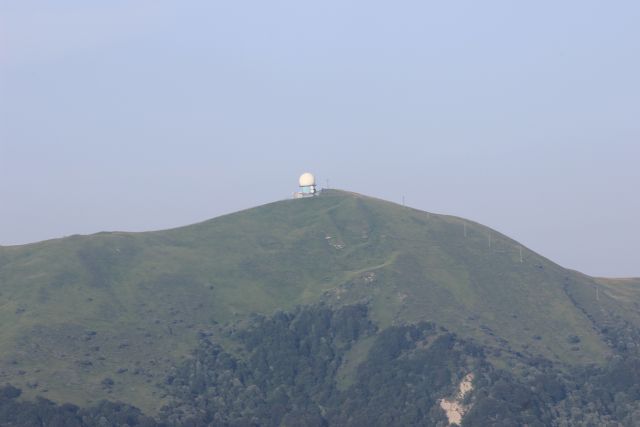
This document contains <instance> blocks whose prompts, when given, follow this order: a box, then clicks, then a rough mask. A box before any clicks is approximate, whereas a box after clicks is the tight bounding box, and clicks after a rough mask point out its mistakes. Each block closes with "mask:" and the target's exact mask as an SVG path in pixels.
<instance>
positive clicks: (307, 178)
mask: <svg viewBox="0 0 640 427" xmlns="http://www.w3.org/2000/svg"><path fill="white" fill-rule="evenodd" d="M298 182H299V183H300V187H309V186H311V185H316V178H315V177H314V176H313V175H312V174H310V173H309V172H306V173H303V174H302V175H300V179H299V180H298Z"/></svg>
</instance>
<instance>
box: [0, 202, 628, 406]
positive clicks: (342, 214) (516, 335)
mask: <svg viewBox="0 0 640 427" xmlns="http://www.w3.org/2000/svg"><path fill="white" fill-rule="evenodd" d="M638 289H639V287H638V282H637V281H635V282H634V281H631V280H629V281H627V282H619V281H618V282H616V281H613V280H607V279H594V278H591V277H588V276H585V275H583V274H580V273H578V272H574V271H570V270H567V269H564V268H562V267H561V266H559V265H557V264H555V263H553V262H552V261H550V260H548V259H546V258H544V257H542V256H540V255H538V254H536V253H534V252H532V251H530V250H529V249H527V248H526V247H524V246H523V245H521V244H520V243H518V242H516V241H514V240H512V239H510V238H508V237H507V236H504V235H502V234H500V233H499V232H497V231H494V230H491V229H489V228H487V227H484V226H482V225H480V224H477V223H474V222H472V221H469V220H466V219H462V218H457V217H451V216H446V215H437V214H433V213H427V212H422V211H418V210H415V209H411V208H407V207H404V206H399V205H397V204H393V203H389V202H385V201H382V200H378V199H374V198H370V197H366V196H363V195H359V194H355V193H349V192H344V191H338V190H328V191H324V192H323V193H322V194H321V195H320V196H319V197H316V198H310V199H302V200H286V201H279V202H275V203H271V204H268V205H264V206H260V207H257V208H253V209H249V210H246V211H242V212H238V213H234V214H231V215H226V216H222V217H219V218H215V219H212V220H209V221H206V222H203V223H199V224H195V225H191V226H187V227H182V228H177V229H173V230H166V231H157V232H147V233H123V232H114V233H99V234H95V235H91V236H71V237H68V238H64V239H57V240H50V241H46V242H41V243H37V244H31V245H24V246H13V247H0V324H2V325H3V327H2V328H0V381H3V382H10V383H12V384H13V385H15V386H18V387H20V388H22V389H23V392H24V396H26V397H27V398H31V397H34V396H36V395H44V396H47V397H48V398H50V399H53V400H55V401H58V402H66V401H68V402H74V403H76V404H80V405H88V404H92V403H96V402H97V401H99V400H100V399H104V398H107V399H109V398H113V396H117V398H118V399H120V400H123V401H126V402H127V403H130V404H133V405H135V406H137V407H140V408H142V409H143V410H144V411H146V412H148V413H151V414H156V413H158V411H159V410H160V408H161V407H162V406H163V405H165V404H167V403H168V402H169V401H170V399H171V398H172V396H171V395H168V394H167V391H166V389H165V388H163V387H162V386H161V384H162V383H163V382H164V381H165V376H166V373H167V372H169V371H171V370H172V369H174V370H175V369H176V367H177V366H179V365H180V364H181V363H187V362H188V361H189V360H191V356H190V355H191V354H192V351H193V350H194V349H195V348H197V346H198V345H199V344H198V343H199V338H202V336H208V337H213V338H215V340H216V342H217V343H218V344H219V345H220V346H222V347H221V348H223V349H224V350H225V351H226V352H229V354H237V355H241V353H242V351H241V349H240V348H239V347H238V343H237V342H235V341H234V340H233V339H231V338H230V335H229V332H228V331H229V330H233V329H239V328H242V327H243V325H246V324H247V322H249V319H252V318H254V316H255V315H256V314H263V315H272V314H274V313H278V312H280V311H289V312H291V311H293V310H296V307H299V306H317V305H318V304H320V305H322V306H327V307H333V308H334V309H339V308H340V307H348V306H365V307H367V310H368V314H367V315H368V317H369V318H370V321H371V322H372V324H373V325H375V327H376V328H377V330H379V331H384V330H387V329H390V328H399V327H406V325H418V324H424V322H427V324H431V323H434V324H437V325H440V326H441V327H443V328H445V329H446V330H447V331H450V332H451V333H454V334H456V336H457V337H460V338H461V339H465V340H471V342H473V343H476V344H477V345H480V346H483V347H484V348H486V349H489V351H488V352H487V363H490V364H491V365H492V366H495V367H502V368H505V369H511V370H515V369H518V366H519V365H518V364H519V363H520V362H518V360H520V358H522V357H529V358H543V359H545V360H549V361H551V362H553V363H555V364H557V365H558V366H560V367H565V368H566V369H572V368H574V367H580V366H590V365H594V364H595V365H600V366H602V365H604V364H605V363H607V360H608V359H609V358H610V356H612V355H613V354H614V353H615V345H612V339H611V337H610V336H609V335H607V334H606V328H605V326H604V325H610V324H612V322H613V323H615V322H625V324H627V325H630V327H634V328H635V327H640V316H638V314H637V308H638V304H639V303H640V295H639V294H638ZM218 344H217V345H218ZM372 345H373V340H369V341H366V340H365V341H362V342H361V343H359V344H358V345H354V346H352V347H350V348H348V349H345V350H344V351H345V353H344V360H343V362H341V364H340V366H339V367H337V368H336V369H337V371H336V375H337V378H338V380H339V382H340V383H341V384H340V387H343V388H344V387H348V386H349V384H351V383H353V381H356V372H357V369H358V366H359V364H360V363H361V362H362V361H363V360H365V359H366V357H367V354H368V351H369V350H370V347H371V346H372ZM336 351H337V350H336ZM239 357H240V356H239ZM565 368H562V369H565Z"/></svg>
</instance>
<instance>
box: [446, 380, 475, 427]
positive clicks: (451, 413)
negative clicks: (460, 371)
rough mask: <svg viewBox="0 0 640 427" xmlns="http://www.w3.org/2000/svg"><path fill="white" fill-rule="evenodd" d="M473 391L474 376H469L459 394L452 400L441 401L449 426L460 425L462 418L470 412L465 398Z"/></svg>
mask: <svg viewBox="0 0 640 427" xmlns="http://www.w3.org/2000/svg"><path fill="white" fill-rule="evenodd" d="M471 390H473V374H467V375H466V376H465V377H464V378H463V379H462V381H460V385H459V386H458V393H456V395H455V396H454V397H453V398H452V399H440V401H439V403H440V407H441V408H442V410H443V411H444V412H445V414H446V415H447V419H448V420H449V425H460V424H461V423H462V418H463V417H464V415H465V414H466V413H467V412H468V411H469V406H468V405H465V404H464V398H465V396H466V395H467V393H469V392H470V391H471Z"/></svg>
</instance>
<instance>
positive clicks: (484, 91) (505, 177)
mask: <svg viewBox="0 0 640 427" xmlns="http://www.w3.org/2000/svg"><path fill="white" fill-rule="evenodd" d="M639 22H640V2H637V1H606V2H605V1H588V0H578V1H540V0H537V1H529V2H522V1H518V2H515V1H475V0H474V1H437V2H436V1H425V0H421V1H402V0H398V1H384V2H383V1H373V0H367V1H348V0H340V1H334V0H323V1H315V2H311V1H299V0H291V1H276V0H271V1H257V0H256V1H243V0H233V1H213V0H207V1H204V0H202V1H159V0H153V1H143V0H138V1H135V2H132V1H128V0H127V1H125V0H122V1H114V0H110V1H108V2H88V1H80V0H77V1H67V0H56V1H55V2H51V1H29V0H20V1H10V0H0V244H2V245H11V244H19V243H26V242H33V241H38V240H42V239H48V238H52V237H60V236H63V235H69V234H75V233H82V234H84V233H93V232H97V231H100V230H131V231H141V230H151V229H159V228H167V227H174V226H179V225H186V224H189V223H192V222H196V221H200V220H204V219H207V218H210V217H214V216H217V215H220V214H223V213H228V212H233V211H236V210H239V209H242V208H247V207H251V206H255V205H258V204H262V203H266V202H269V201H274V200H278V199H282V198H286V197H288V196H289V195H290V194H291V193H292V192H293V191H295V190H296V186H297V177H298V175H299V174H300V173H302V172H303V171H306V170H309V171H311V172H314V173H315V174H316V175H317V176H318V178H319V180H320V182H321V183H322V184H324V183H325V182H326V179H329V180H330V186H332V187H337V188H343V189H348V190H353V191H358V192H362V193H366V194H369V195H373V196H377V197H381V198H385V199H389V200H392V201H397V202H400V201H401V200H402V196H403V195H404V196H405V197H406V201H407V204H409V205H411V206H414V207H416V208H420V209H424V210H429V211H434V212H441V213H449V214H455V215H460V216H464V217H468V218H470V219H473V220H476V221H479V222H481V223H484V224H486V225H489V226H491V227H494V228H496V229H497V230H499V231H501V232H504V233H506V234H508V235H510V236H511V237H514V238H515V239H517V240H520V241H521V242H522V243H523V244H525V245H527V246H528V247H530V248H532V249H534V250H536V251H538V252H540V253H541V254H543V255H545V256H547V257H549V258H551V259H552V260H554V261H556V262H558V263H560V264H562V265H564V266H566V267H570V268H575V269H578V270H581V271H583V272H586V273H589V274H594V275H609V276H632V275H633V276H640V244H639V242H640V228H639V225H638V219H639V218H640V188H639V184H640V161H639V158H640V25H638V23H639Z"/></svg>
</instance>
